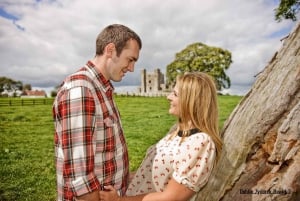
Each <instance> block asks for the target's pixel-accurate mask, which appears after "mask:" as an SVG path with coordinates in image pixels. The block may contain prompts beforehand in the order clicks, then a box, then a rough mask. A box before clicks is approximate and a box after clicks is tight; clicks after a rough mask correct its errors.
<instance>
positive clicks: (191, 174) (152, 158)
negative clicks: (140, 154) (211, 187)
mask: <svg viewBox="0 0 300 201" xmlns="http://www.w3.org/2000/svg"><path fill="white" fill-rule="evenodd" d="M180 142H181V137H179V136H176V137H174V138H173V139H170V134H168V135H167V136H165V137H164V138H163V139H161V140H160V141H159V142H158V143H157V144H156V145H153V146H151V147H150V148H149V149H148V150H147V154H146V156H145V158H144V160H143V162H142V164H141V166H140V168H139V169H138V170H137V172H136V174H135V176H134V177H133V179H132V181H131V182H130V184H129V187H128V189H127V192H126V195H138V194H144V193H149V192H159V191H160V192H162V191H163V190H164V189H165V187H166V186H167V184H168V181H169V180H170V179H171V178H173V179H174V180H175V181H177V182H178V183H180V184H183V185H185V186H186V187H187V188H189V189H191V190H193V191H195V192H198V191H199V190H200V189H201V187H203V186H204V185H205V184H206V183H207V181H208V178H209V176H210V173H211V170H212V168H213V164H214V160H215V154H216V153H215V152H216V150H215V145H214V142H213V141H212V139H211V138H210V137H209V135H207V134H206V133H203V132H199V133H196V134H193V135H191V136H189V137H186V138H185V139H184V141H183V142H181V143H180ZM194 198H195V196H194V197H193V198H192V199H191V200H194Z"/></svg>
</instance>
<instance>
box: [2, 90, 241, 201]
mask: <svg viewBox="0 0 300 201" xmlns="http://www.w3.org/2000/svg"><path fill="white" fill-rule="evenodd" d="M240 99H241V97H239V96H219V107H220V127H221V126H222V124H223V122H224V121H225V120H226V119H227V117H228V116H229V114H230V113H231V111H232V110H233V109H234V107H235V106H236V104H237V103H238V102H239V101H240ZM116 102H117V105H118V107H119V110H120V112H121V117H122V123H123V127H124V131H125V136H126V140H127V144H128V149H129V156H130V170H131V171H134V170H136V169H137V168H138V166H139V164H140V162H141V160H142V159H143V156H144V154H145V151H146V149H147V148H148V147H149V146H150V145H152V144H154V143H156V142H157V141H158V140H159V139H160V138H161V137H162V136H164V135H165V134H166V133H167V131H168V130H169V128H170V127H171V126H172V125H173V124H174V123H175V122H176V119H175V118H174V117H172V116H171V115H169V114H168V108H169V104H168V101H167V100H166V98H165V97H157V98H148V97H119V96H118V97H116ZM53 133H54V128H53V121H52V114H51V105H39V106H37V105H32V106H5V107H0V181H1V182H0V200H1V201H8V200H9V201H11V200H16V201H19V200H20V201H21V200H22V201H24V200H25V201H26V200H28V201H37V200H43V201H54V200H55V198H56V192H55V190H56V183H55V182H56V181H55V167H54V152H53Z"/></svg>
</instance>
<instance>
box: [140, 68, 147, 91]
mask: <svg viewBox="0 0 300 201" xmlns="http://www.w3.org/2000/svg"><path fill="white" fill-rule="evenodd" d="M146 75H147V71H146V69H143V70H142V71H141V91H140V92H141V93H146V92H147V91H146V90H147V88H146V87H147V85H146Z"/></svg>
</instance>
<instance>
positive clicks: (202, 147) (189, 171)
mask: <svg viewBox="0 0 300 201" xmlns="http://www.w3.org/2000/svg"><path fill="white" fill-rule="evenodd" d="M176 152H177V153H176ZM175 154H176V157H175V159H174V163H173V168H174V172H173V175H172V176H173V179H175V181H177V182H178V183H180V184H183V185H185V186H186V187H187V188H189V189H191V190H193V191H194V192H198V191H199V190H200V189H201V188H202V187H203V186H204V185H205V184H206V183H207V181H208V178H209V176H210V173H211V171H212V168H213V165H214V160H215V145H214V142H213V141H212V139H211V138H210V137H209V136H208V135H207V134H205V133H197V134H194V135H192V136H190V137H188V138H186V139H185V141H184V142H183V143H182V144H181V145H180V146H179V147H178V149H177V150H176V151H175Z"/></svg>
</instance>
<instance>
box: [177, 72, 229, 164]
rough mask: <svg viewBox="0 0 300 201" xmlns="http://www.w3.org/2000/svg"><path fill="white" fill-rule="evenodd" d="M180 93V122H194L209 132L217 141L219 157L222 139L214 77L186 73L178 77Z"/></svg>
mask: <svg viewBox="0 0 300 201" xmlns="http://www.w3.org/2000/svg"><path fill="white" fill-rule="evenodd" d="M176 84H177V87H178V94H179V117H180V118H179V124H181V125H188V124H189V123H192V125H193V126H195V127H196V128H197V129H199V130H200V131H202V132H204V133H207V134H208V135H209V136H210V137H211V138H212V140H213V141H214V143H215V146H216V151H217V159H218V158H219V155H220V153H221V149H222V144H223V143H222V140H221V137H220V134H219V125H218V122H219V121H218V100H217V90H216V85H215V82H214V80H213V78H212V77H211V76H209V75H207V74H205V73H202V72H192V73H185V74H183V75H180V76H178V77H177V82H176Z"/></svg>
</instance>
